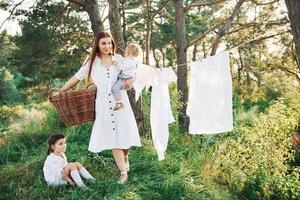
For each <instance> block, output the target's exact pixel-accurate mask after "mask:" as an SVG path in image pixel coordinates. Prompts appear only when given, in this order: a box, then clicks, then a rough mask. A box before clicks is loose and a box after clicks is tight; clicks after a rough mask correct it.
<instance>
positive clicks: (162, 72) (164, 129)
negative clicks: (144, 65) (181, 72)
mask: <svg viewBox="0 0 300 200" xmlns="http://www.w3.org/2000/svg"><path fill="white" fill-rule="evenodd" d="M156 76H157V80H156V82H155V83H154V84H153V85H152V93H151V109H150V124H151V132H152V140H153V144H154V148H155V150H156V152H157V154H158V160H164V159H165V156H164V152H165V151H166V149H167V145H168V140H169V126H168V125H169V124H170V123H172V122H174V121H175V120H174V117H173V114H172V110H171V105H170V95H169V87H168V85H169V83H171V82H174V81H176V80H177V76H176V74H175V72H174V71H173V70H172V68H170V67H168V68H162V69H157V71H156Z"/></svg>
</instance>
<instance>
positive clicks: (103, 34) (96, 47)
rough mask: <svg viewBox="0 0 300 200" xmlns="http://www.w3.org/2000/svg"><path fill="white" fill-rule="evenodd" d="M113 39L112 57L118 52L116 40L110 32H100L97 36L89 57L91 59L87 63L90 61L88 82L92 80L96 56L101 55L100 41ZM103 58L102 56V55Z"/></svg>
mask: <svg viewBox="0 0 300 200" xmlns="http://www.w3.org/2000/svg"><path fill="white" fill-rule="evenodd" d="M107 37H108V38H111V43H112V49H111V52H110V55H115V51H116V43H115V40H114V38H113V36H112V35H111V34H110V33H109V32H99V33H97V34H96V35H95V38H94V41H93V48H92V50H91V52H90V55H89V59H88V60H87V61H89V62H90V63H89V73H88V78H87V80H88V81H89V80H90V78H91V72H92V66H93V63H94V61H95V58H96V55H100V48H99V44H98V43H99V40H101V39H102V38H107ZM100 56H101V55H100Z"/></svg>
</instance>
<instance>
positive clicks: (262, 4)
mask: <svg viewBox="0 0 300 200" xmlns="http://www.w3.org/2000/svg"><path fill="white" fill-rule="evenodd" d="M251 1H252V2H253V3H255V4H256V5H258V6H265V5H269V4H273V3H276V2H278V1H279V0H275V1H270V2H267V3H259V2H257V0H251Z"/></svg>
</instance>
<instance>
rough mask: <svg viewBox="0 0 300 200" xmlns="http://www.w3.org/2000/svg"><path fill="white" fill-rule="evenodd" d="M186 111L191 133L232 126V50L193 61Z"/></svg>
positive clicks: (218, 130)
mask: <svg viewBox="0 0 300 200" xmlns="http://www.w3.org/2000/svg"><path fill="white" fill-rule="evenodd" d="M186 113H187V115H188V116H189V117H190V125H189V133H190V134H216V133H223V132H228V131H231V130H232V129H233V119H232V118H233V117H232V80H231V74H230V63H229V52H228V51H225V52H222V53H219V54H217V55H215V56H211V57H209V58H206V59H202V60H198V61H195V62H192V65H191V80H190V88H189V99H188V105H187V111H186Z"/></svg>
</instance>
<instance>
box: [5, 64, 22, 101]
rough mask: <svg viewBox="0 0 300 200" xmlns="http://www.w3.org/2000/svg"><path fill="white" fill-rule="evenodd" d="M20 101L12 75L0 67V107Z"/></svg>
mask: <svg viewBox="0 0 300 200" xmlns="http://www.w3.org/2000/svg"><path fill="white" fill-rule="evenodd" d="M20 101H21V94H20V93H19V92H18V90H17V88H16V85H15V82H14V79H13V75H12V74H11V73H10V72H9V71H8V70H7V69H6V68H4V67H0V105H3V104H9V103H10V104H12V103H16V102H20Z"/></svg>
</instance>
